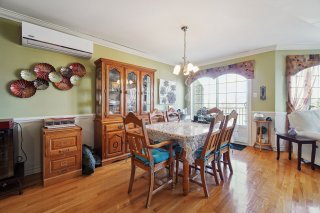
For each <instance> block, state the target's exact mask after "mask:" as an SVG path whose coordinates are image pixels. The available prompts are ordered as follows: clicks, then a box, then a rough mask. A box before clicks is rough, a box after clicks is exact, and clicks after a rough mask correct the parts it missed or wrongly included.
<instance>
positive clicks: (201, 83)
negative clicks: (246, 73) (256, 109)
mask: <svg viewBox="0 0 320 213" xmlns="http://www.w3.org/2000/svg"><path fill="white" fill-rule="evenodd" d="M247 95H248V80H247V79H246V78H245V77H242V76H240V75H237V74H226V75H222V76H219V77H218V78H215V79H212V78H200V79H198V80H197V81H195V82H193V83H192V85H191V107H192V108H191V112H192V115H195V114H196V113H197V111H198V110H199V109H200V108H201V107H207V108H209V109H211V108H213V107H218V108H219V109H221V110H223V112H224V113H226V114H228V113H230V112H231V111H232V110H236V111H237V112H238V114H239V115H238V121H237V123H238V124H239V125H247V123H248V121H247V120H248V109H247Z"/></svg>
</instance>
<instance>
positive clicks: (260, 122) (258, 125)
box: [254, 120, 272, 151]
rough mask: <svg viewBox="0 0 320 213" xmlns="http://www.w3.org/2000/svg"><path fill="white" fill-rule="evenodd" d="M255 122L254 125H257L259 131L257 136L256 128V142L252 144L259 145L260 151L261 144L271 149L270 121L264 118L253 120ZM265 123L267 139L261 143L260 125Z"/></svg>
mask: <svg viewBox="0 0 320 213" xmlns="http://www.w3.org/2000/svg"><path fill="white" fill-rule="evenodd" d="M255 122H256V126H257V129H258V127H260V131H259V136H258V130H257V131H256V142H255V143H254V146H256V145H258V146H260V151H261V148H262V147H263V146H267V147H270V148H271V149H272V146H271V143H270V137H271V136H270V133H271V131H270V124H271V122H272V121H266V120H261V121H259V120H257V121H255ZM264 124H266V125H267V134H268V141H267V143H262V127H263V125H264Z"/></svg>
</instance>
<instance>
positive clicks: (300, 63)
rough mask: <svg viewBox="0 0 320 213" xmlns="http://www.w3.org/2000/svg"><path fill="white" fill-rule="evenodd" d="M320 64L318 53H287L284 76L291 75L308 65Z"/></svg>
mask: <svg viewBox="0 0 320 213" xmlns="http://www.w3.org/2000/svg"><path fill="white" fill-rule="evenodd" d="M316 65H320V55H319V54H317V55H288V56H287V62H286V76H292V75H295V74H297V73H298V72H300V71H301V70H304V69H306V68H309V67H313V66H316Z"/></svg>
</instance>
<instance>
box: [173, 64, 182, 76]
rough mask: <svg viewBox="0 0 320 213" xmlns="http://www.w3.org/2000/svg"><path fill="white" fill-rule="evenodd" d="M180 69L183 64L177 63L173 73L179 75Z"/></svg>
mask: <svg viewBox="0 0 320 213" xmlns="http://www.w3.org/2000/svg"><path fill="white" fill-rule="evenodd" d="M180 70H181V66H180V65H176V66H175V67H174V69H173V74H175V75H179V73H180Z"/></svg>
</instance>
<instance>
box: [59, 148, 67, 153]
mask: <svg viewBox="0 0 320 213" xmlns="http://www.w3.org/2000/svg"><path fill="white" fill-rule="evenodd" d="M65 152H69V149H63V150H59V153H65Z"/></svg>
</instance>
